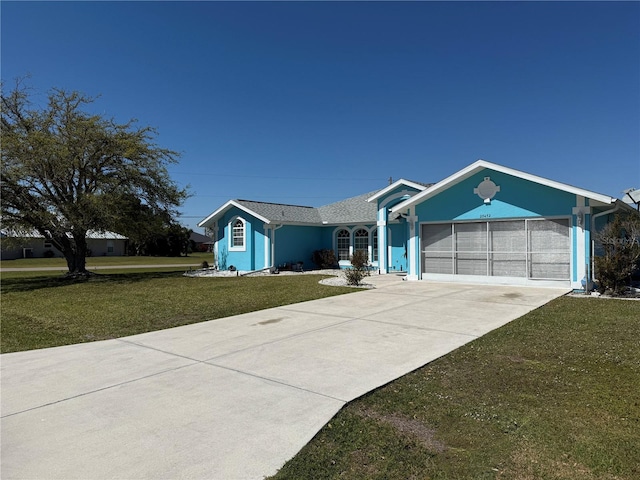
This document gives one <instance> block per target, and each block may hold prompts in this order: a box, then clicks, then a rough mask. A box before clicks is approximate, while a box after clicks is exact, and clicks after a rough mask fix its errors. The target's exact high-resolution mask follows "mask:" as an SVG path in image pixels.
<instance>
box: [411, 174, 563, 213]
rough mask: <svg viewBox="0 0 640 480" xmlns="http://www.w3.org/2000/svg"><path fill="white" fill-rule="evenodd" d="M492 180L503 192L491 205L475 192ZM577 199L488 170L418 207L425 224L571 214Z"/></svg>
mask: <svg viewBox="0 0 640 480" xmlns="http://www.w3.org/2000/svg"><path fill="white" fill-rule="evenodd" d="M485 177H489V178H490V179H491V181H493V182H494V183H495V184H496V185H497V186H499V187H500V191H499V192H498V193H496V195H495V197H494V198H493V199H492V200H491V202H490V203H487V204H485V203H484V202H483V200H482V199H481V198H480V197H479V196H478V195H477V194H476V193H474V189H475V188H477V187H478V185H479V184H480V183H481V182H482V181H483V180H484V179H485ZM575 201H576V196H575V195H573V194H571V193H568V192H564V191H560V190H557V189H554V188H551V187H547V186H545V185H541V184H538V183H534V182H531V181H528V180H523V179H521V178H516V177H512V176H510V175H507V174H504V173H501V172H496V171H493V170H489V169H484V170H483V171H481V172H478V173H477V174H475V175H473V176H471V177H469V178H467V179H466V180H463V181H462V182H460V183H458V184H456V185H454V186H452V187H451V188H449V189H447V190H445V191H443V192H441V193H439V194H437V195H435V196H434V197H431V198H429V199H427V200H425V201H424V202H422V203H420V204H418V205H416V214H417V215H418V218H419V220H420V221H421V222H432V221H449V220H456V221H460V220H480V219H499V218H523V217H548V216H558V215H570V214H571V209H572V208H573V207H574V206H575Z"/></svg>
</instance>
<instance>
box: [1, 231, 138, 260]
mask: <svg viewBox="0 0 640 480" xmlns="http://www.w3.org/2000/svg"><path fill="white" fill-rule="evenodd" d="M0 235H1V237H2V243H1V248H0V252H1V257H0V258H2V260H15V259H17V258H31V257H33V258H38V257H40V258H42V257H62V256H63V255H62V252H60V251H59V250H58V249H57V248H56V247H54V246H53V244H52V243H51V242H50V241H48V240H47V239H46V238H45V237H43V236H42V235H40V234H39V233H37V232H33V233H28V234H24V233H22V234H20V235H17V234H14V233H12V232H6V231H4V232H1V233H0ZM87 246H88V248H89V250H90V253H91V256H92V257H103V256H122V255H126V253H127V237H124V236H122V235H120V234H117V233H113V232H94V231H89V232H88V233H87Z"/></svg>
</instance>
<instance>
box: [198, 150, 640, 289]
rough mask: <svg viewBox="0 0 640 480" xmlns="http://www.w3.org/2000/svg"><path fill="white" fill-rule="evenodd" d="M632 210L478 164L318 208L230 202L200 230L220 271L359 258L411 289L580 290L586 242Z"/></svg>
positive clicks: (586, 270)
mask: <svg viewBox="0 0 640 480" xmlns="http://www.w3.org/2000/svg"><path fill="white" fill-rule="evenodd" d="M622 210H633V209H632V208H631V207H629V206H628V205H627V204H625V203H624V202H622V201H620V200H617V199H616V198H613V197H610V196H608V195H603V194H599V193H595V192H591V191H588V190H585V189H582V188H578V187H574V186H571V185H567V184H563V183H560V182H556V181H554V180H550V179H547V178H543V177H539V176H536V175H532V174H529V173H525V172H522V171H518V170H514V169H512V168H508V167H504V166H501V165H497V164H494V163H490V162H487V161H484V160H478V161H477V162H475V163H473V164H471V165H469V166H467V167H465V168H463V169H462V170H460V171H458V172H455V173H454V174H452V175H451V176H449V177H447V178H445V179H444V180H441V181H440V182H438V183H435V184H425V183H420V182H415V181H409V180H404V179H401V180H398V181H396V182H394V183H392V184H391V185H388V186H386V187H384V188H382V189H380V190H377V191H374V192H370V193H366V194H363V195H359V196H356V197H351V198H348V199H345V200H343V201H340V202H336V203H333V204H330V205H325V206H322V207H318V208H315V207H306V206H300V205H283V204H276V203H266V202H256V201H250V200H229V201H228V202H226V203H225V204H224V205H222V206H221V207H220V208H218V209H217V210H215V211H214V212H213V213H211V215H209V216H208V217H206V218H205V219H203V220H202V221H201V222H200V223H199V224H198V225H199V226H200V227H205V228H206V229H207V231H208V232H210V234H211V236H212V237H213V240H214V253H215V255H216V259H217V262H218V266H219V268H223V269H224V268H228V267H229V266H231V265H233V266H234V267H236V268H237V269H239V270H249V271H250V270H259V269H264V268H270V267H274V266H275V267H278V266H279V265H281V264H284V263H303V265H304V266H305V268H309V267H310V266H311V255H312V253H313V251H314V250H319V249H332V250H333V251H334V252H335V254H336V257H337V258H338V260H339V265H340V267H341V268H348V267H349V266H350V263H349V258H350V256H351V255H352V254H353V252H354V251H356V250H365V251H367V253H368V255H369V259H370V262H371V264H372V265H373V267H374V268H375V269H376V270H378V271H379V273H381V274H388V273H396V272H403V273H405V274H406V275H407V279H408V280H439V281H443V280H444V281H463V282H477V283H486V284H512V285H535V286H563V287H572V288H575V289H580V288H582V285H581V281H582V280H583V279H588V280H591V279H592V258H593V252H594V245H593V242H592V238H591V235H592V232H594V231H595V230H597V229H599V228H601V227H602V226H603V225H604V224H605V223H606V222H608V221H610V220H611V219H612V218H613V215H614V214H615V213H616V212H618V211H622Z"/></svg>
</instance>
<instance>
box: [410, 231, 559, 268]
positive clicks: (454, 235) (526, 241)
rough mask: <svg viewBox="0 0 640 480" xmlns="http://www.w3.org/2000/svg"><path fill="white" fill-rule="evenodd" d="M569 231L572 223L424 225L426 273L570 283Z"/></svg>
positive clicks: (423, 264) (423, 242) (423, 240)
mask: <svg viewBox="0 0 640 480" xmlns="http://www.w3.org/2000/svg"><path fill="white" fill-rule="evenodd" d="M569 231H570V230H569V220H568V219H557V220H547V219H521V220H508V221H491V222H460V223H455V222H449V223H436V224H425V225H423V226H422V232H421V233H422V236H421V239H422V271H423V272H424V273H426V274H446V275H473V276H493V277H519V278H528V279H534V280H569V273H570V272H569V269H570V258H571V256H570V252H571V249H570V237H569Z"/></svg>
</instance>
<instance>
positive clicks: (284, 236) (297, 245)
mask: <svg viewBox="0 0 640 480" xmlns="http://www.w3.org/2000/svg"><path fill="white" fill-rule="evenodd" d="M322 233H323V228H322V227H306V226H298V225H284V226H283V227H282V228H279V229H278V230H276V232H275V239H276V246H275V266H280V265H283V264H285V263H298V262H302V264H303V268H304V269H305V270H308V269H310V268H312V267H314V266H315V265H313V262H312V261H311V255H312V254H313V252H314V250H319V249H321V248H331V246H330V245H329V246H327V245H326V244H324V243H323V238H322V237H323V235H322Z"/></svg>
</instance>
